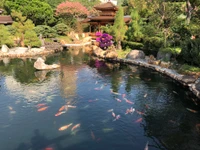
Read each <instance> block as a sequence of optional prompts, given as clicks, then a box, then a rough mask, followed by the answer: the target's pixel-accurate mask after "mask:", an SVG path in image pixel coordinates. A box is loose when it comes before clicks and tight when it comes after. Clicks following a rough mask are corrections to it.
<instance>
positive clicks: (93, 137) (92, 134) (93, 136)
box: [91, 130, 95, 140]
mask: <svg viewBox="0 0 200 150" xmlns="http://www.w3.org/2000/svg"><path fill="white" fill-rule="evenodd" d="M91 137H92V139H93V140H95V135H94V133H93V132H92V130H91Z"/></svg>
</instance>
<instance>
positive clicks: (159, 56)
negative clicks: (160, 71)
mask: <svg viewBox="0 0 200 150" xmlns="http://www.w3.org/2000/svg"><path fill="white" fill-rule="evenodd" d="M171 56H172V53H166V52H162V51H159V52H158V53H157V57H156V59H157V60H164V61H170V59H171Z"/></svg>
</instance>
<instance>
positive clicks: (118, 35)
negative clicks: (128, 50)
mask: <svg viewBox="0 0 200 150" xmlns="http://www.w3.org/2000/svg"><path fill="white" fill-rule="evenodd" d="M125 33H126V24H125V22H124V11H123V8H122V7H119V10H118V11H117V14H116V16H115V21H114V25H113V36H114V37H115V40H116V42H117V49H120V50H121V49H122V46H121V41H122V40H123V39H124V38H125Z"/></svg>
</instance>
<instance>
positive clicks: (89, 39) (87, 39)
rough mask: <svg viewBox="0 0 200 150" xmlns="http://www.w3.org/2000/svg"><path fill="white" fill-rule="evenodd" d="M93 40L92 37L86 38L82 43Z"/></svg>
mask: <svg viewBox="0 0 200 150" xmlns="http://www.w3.org/2000/svg"><path fill="white" fill-rule="evenodd" d="M91 39H92V37H91V36H88V37H85V38H84V39H83V40H82V42H83V43H86V42H90V41H91Z"/></svg>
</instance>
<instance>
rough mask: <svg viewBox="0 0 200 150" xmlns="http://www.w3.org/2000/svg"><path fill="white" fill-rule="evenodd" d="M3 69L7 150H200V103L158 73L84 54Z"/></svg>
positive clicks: (14, 62)
mask: <svg viewBox="0 0 200 150" xmlns="http://www.w3.org/2000/svg"><path fill="white" fill-rule="evenodd" d="M34 62H35V59H30V58H27V59H11V60H9V59H3V60H1V61H0V95H1V98H0V114H1V115H0V150H88V149H90V150H102V149H106V150H122V149H123V150H144V149H145V150H148V149H149V150H199V149H200V128H199V126H200V115H199V113H198V110H199V107H198V106H197V105H196V101H197V99H196V98H195V97H194V96H193V95H192V94H191V93H190V92H189V90H188V89H187V88H184V87H182V86H181V85H179V84H178V83H176V82H174V81H173V80H171V79H170V78H168V77H166V76H163V75H161V74H158V73H157V72H154V71H151V70H148V69H145V68H142V67H138V66H127V65H120V64H113V63H108V62H104V61H102V60H98V59H97V58H92V57H90V56H88V55H86V54H84V53H83V52H82V51H77V50H74V51H73V52H70V51H65V52H62V53H59V54H55V55H52V56H49V57H47V58H46V63H47V64H52V63H59V64H60V65H61V67H60V68H59V69H56V70H48V71H37V70H35V69H34V68H33V64H34Z"/></svg>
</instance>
